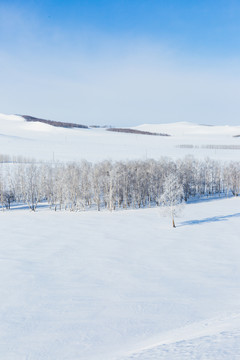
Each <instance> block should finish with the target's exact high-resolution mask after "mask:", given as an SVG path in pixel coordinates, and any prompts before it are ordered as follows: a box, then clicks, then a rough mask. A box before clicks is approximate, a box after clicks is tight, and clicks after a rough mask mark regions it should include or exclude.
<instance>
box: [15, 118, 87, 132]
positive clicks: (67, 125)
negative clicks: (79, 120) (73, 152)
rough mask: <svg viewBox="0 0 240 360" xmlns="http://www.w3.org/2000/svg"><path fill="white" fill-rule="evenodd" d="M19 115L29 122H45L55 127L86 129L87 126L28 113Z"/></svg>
mask: <svg viewBox="0 0 240 360" xmlns="http://www.w3.org/2000/svg"><path fill="white" fill-rule="evenodd" d="M20 116H22V117H23V118H24V119H25V120H26V121H29V122H41V123H44V124H47V125H51V126H56V127H63V128H68V129H72V128H80V129H88V126H86V125H80V124H75V123H66V122H61V121H53V120H45V119H39V118H36V117H34V116H30V115H20Z"/></svg>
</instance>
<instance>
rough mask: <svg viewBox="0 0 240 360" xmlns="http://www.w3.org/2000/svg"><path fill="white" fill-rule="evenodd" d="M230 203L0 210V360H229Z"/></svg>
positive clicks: (232, 325) (239, 324)
mask: <svg viewBox="0 0 240 360" xmlns="http://www.w3.org/2000/svg"><path fill="white" fill-rule="evenodd" d="M239 205H240V199H239V198H230V199H219V200H208V201H202V202H199V203H191V204H187V205H186V207H185V210H184V212H183V214H182V217H181V218H177V219H176V225H177V228H176V229H173V228H172V227H171V219H169V218H168V217H162V215H161V213H160V211H159V209H157V208H154V209H140V210H126V211H117V212H113V213H111V212H108V211H103V212H78V213H75V212H64V211H62V212H54V211H50V210H38V211H37V212H36V213H33V212H29V211H27V210H13V211H5V212H2V213H0V220H1V229H0V234H1V242H0V254H1V255H0V266H1V277H0V291H1V294H2V296H1V299H0V314H1V321H0V334H1V338H0V358H2V359H5V360H10V359H11V360H12V359H19V360H22V359H24V360H25V359H27V360H43V359H44V360H48V359H49V360H50V359H51V360H52V359H58V360H63V359H64V360H65V359H66V360H75V359H76V360H77V359H98V360H101V359H102V360H108V359H109V360H110V359H111V360H113V359H124V360H125V359H139V360H140V359H141V360H142V359H146V360H147V359H171V360H173V359H174V360H175V359H181V360H183V359H208V360H211V359H214V360H215V359H218V360H222V359H234V360H235V359H238V358H239V356H240V352H239V341H238V340H239V330H240V321H239V317H240V315H239V314H240V291H239V290H240V289H239V287H240V286H239V285H240V284H239V275H240V262H239V256H240V245H239V242H240V236H239V220H240V211H239Z"/></svg>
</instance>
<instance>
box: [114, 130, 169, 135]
mask: <svg viewBox="0 0 240 360" xmlns="http://www.w3.org/2000/svg"><path fill="white" fill-rule="evenodd" d="M107 131H113V132H121V133H127V134H137V135H153V136H171V135H168V134H162V133H155V132H150V131H142V130H135V129H125V128H109V129H107Z"/></svg>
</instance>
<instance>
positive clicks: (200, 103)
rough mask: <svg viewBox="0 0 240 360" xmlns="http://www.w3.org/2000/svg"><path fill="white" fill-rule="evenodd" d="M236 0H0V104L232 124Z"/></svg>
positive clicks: (239, 115)
mask: <svg viewBox="0 0 240 360" xmlns="http://www.w3.org/2000/svg"><path fill="white" fill-rule="evenodd" d="M239 18H240V2H239V1H231V0H229V1H222V0H219V1H212V0H208V1H205V0H203V1H184V0H183V1H179V0H178V1H171V0H169V1H161V0H159V1H156V0H148V1H147V0H128V1H127V0H122V1H120V0H116V1H109V0H108V1H107V0H106V1H103V0H102V1H101V0H99V1H97V0H94V1H93V0H88V1H87V0H84V1H81V0H79V1H73V0H69V1H61V0H58V1H56V0H52V1H51V0H49V1H38V2H36V1H24V0H22V1H2V0H0V43H1V47H0V66H1V67H0V69H1V70H0V80H1V88H0V112H3V113H18V114H30V115H35V116H39V117H44V118H49V119H53V120H61V121H76V122H79V123H85V124H112V125H117V126H120V125H121V126H128V125H129V126H130V125H137V124H140V123H163V122H174V121H193V122H198V123H209V124H239V123H240V121H239V119H240V106H239V99H238V94H239V93H240V92H239V90H240V85H239V84H240V70H239V69H240V67H239V65H240V61H239V60H240V36H239V35H240V22H239Z"/></svg>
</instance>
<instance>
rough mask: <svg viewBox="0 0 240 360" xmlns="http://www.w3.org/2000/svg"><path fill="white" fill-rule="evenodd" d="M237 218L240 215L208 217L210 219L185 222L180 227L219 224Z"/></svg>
mask: <svg viewBox="0 0 240 360" xmlns="http://www.w3.org/2000/svg"><path fill="white" fill-rule="evenodd" d="M235 217H240V213H236V214H231V215H224V216H213V217H208V218H204V219H201V220H188V221H183V222H182V223H181V224H180V225H178V227H180V226H188V225H201V224H205V223H211V222H218V221H227V220H228V219H231V218H235Z"/></svg>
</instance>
